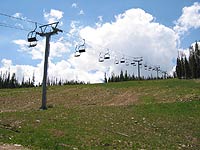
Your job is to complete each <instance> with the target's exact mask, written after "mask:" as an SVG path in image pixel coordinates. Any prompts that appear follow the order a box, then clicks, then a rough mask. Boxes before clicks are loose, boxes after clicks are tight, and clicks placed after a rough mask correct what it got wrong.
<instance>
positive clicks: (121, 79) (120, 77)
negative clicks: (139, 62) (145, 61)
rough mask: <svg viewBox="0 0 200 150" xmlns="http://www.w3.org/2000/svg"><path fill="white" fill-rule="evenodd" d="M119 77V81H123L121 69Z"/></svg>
mask: <svg viewBox="0 0 200 150" xmlns="http://www.w3.org/2000/svg"><path fill="white" fill-rule="evenodd" d="M119 79H120V81H124V73H123V71H122V70H121V72H120V76H119Z"/></svg>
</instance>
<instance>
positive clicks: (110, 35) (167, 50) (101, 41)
mask: <svg viewBox="0 0 200 150" xmlns="http://www.w3.org/2000/svg"><path fill="white" fill-rule="evenodd" d="M115 19H116V20H115V21H114V22H111V23H109V22H107V23H104V24H102V25H101V26H97V27H96V28H93V27H90V26H87V27H85V28H83V29H82V30H81V31H80V34H81V36H82V37H84V38H85V39H86V41H87V42H88V43H90V45H91V49H89V50H88V51H90V52H88V53H91V55H92V58H95V60H98V54H99V53H100V52H103V53H105V52H106V48H109V49H110V54H111V58H112V61H108V62H105V63H102V66H104V68H107V69H106V70H107V71H108V72H112V71H114V72H116V71H118V72H119V70H121V69H124V70H125V69H126V70H128V71H129V73H130V72H132V70H133V67H130V66H129V67H126V66H122V65H114V59H115V57H116V58H118V59H121V58H122V57H123V56H125V57H126V58H127V59H129V61H131V57H135V56H142V57H143V58H144V61H145V62H147V63H148V64H152V65H153V64H154V65H160V66H161V68H163V69H164V70H168V71H169V70H171V69H172V67H173V65H174V64H173V62H172V59H173V58H174V57H176V54H177V48H176V46H177V39H178V37H177V36H176V33H175V32H174V31H173V30H172V29H171V28H168V27H166V26H164V25H162V24H159V23H157V22H155V21H154V17H153V16H152V15H151V14H148V13H146V12H145V11H144V10H142V9H130V10H127V11H126V12H125V13H123V14H119V15H117V16H115ZM97 45H98V46H97ZM92 53H93V54H92ZM89 60H91V59H89ZM83 63H84V62H83ZM82 65H83V64H82ZM106 66H109V67H106ZM101 71H103V70H101Z"/></svg>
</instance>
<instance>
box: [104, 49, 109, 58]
mask: <svg viewBox="0 0 200 150" xmlns="http://www.w3.org/2000/svg"><path fill="white" fill-rule="evenodd" d="M104 59H110V53H109V49H107V52H106V53H105V55H104Z"/></svg>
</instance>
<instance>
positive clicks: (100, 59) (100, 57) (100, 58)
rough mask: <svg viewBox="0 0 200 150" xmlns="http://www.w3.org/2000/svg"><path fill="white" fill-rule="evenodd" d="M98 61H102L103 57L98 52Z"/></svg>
mask: <svg viewBox="0 0 200 150" xmlns="http://www.w3.org/2000/svg"><path fill="white" fill-rule="evenodd" d="M99 62H104V58H103V57H102V56H101V53H100V54H99Z"/></svg>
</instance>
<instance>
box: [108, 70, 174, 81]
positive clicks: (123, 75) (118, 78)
mask: <svg viewBox="0 0 200 150" xmlns="http://www.w3.org/2000/svg"><path fill="white" fill-rule="evenodd" d="M166 78H171V77H170V76H167V77H166V76H162V77H153V76H152V75H151V76H148V77H144V76H142V77H140V79H139V78H138V77H135V75H134V74H132V75H130V74H128V71H127V70H126V71H125V72H123V71H122V70H121V72H120V74H119V75H116V74H114V73H112V75H111V77H108V78H107V76H106V73H105V75H104V83H108V82H122V81H133V80H156V79H166Z"/></svg>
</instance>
